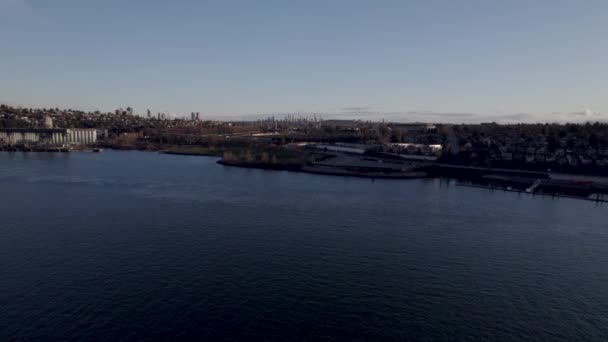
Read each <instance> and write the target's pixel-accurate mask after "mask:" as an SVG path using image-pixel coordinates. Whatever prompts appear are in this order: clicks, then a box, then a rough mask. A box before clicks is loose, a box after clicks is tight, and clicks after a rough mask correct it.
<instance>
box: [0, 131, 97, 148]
mask: <svg viewBox="0 0 608 342" xmlns="http://www.w3.org/2000/svg"><path fill="white" fill-rule="evenodd" d="M96 142H97V130H96V129H94V128H2V129H0V144H9V145H16V144H41V145H65V144H73V145H91V144H95V143H96Z"/></svg>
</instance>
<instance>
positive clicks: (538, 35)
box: [0, 0, 608, 123]
mask: <svg viewBox="0 0 608 342" xmlns="http://www.w3.org/2000/svg"><path fill="white" fill-rule="evenodd" d="M606 32H608V2H606V1H600V0H588V1H584V2H580V1H567V0H555V1H549V0H539V1H534V2H530V1H523V0H513V1H505V2H487V1H473V0H466V1H460V2H448V1H432V0H431V1H382V0H380V1H374V2H370V1H358V0H351V1H345V0H344V1H343V0H336V1H315V0H313V1H306V2H286V1H278V0H273V1H270V0H268V1H256V2H251V1H238V0H234V1H221V2H220V1H215V2H211V1H195V0H183V1H177V2H169V1H160V0H149V1H143V0H132V1H128V2H127V1H118V0H105V1H100V0H94V1H86V2H83V1H77V0H56V1H52V2H50V1H42V0H0V40H2V42H3V46H4V47H5V48H6V50H7V52H5V53H3V57H2V58H3V59H2V63H0V75H2V82H0V102H1V103H6V104H9V105H15V106H24V107H60V108H75V109H82V110H91V111H92V110H101V111H113V110H114V109H116V108H117V107H123V108H126V107H127V106H131V107H133V108H134V109H135V113H138V114H141V115H146V110H147V109H148V108H149V109H150V110H151V112H152V113H157V112H171V113H176V114H177V115H179V116H182V117H186V118H187V117H189V116H190V113H191V112H200V113H201V114H200V116H201V119H204V118H214V119H228V120H230V119H232V120H238V119H251V118H260V117H264V116H269V115H281V114H284V113H296V114H297V113H301V114H305V115H311V114H317V115H320V116H322V117H323V118H325V119H339V118H342V119H363V120H382V119H385V120H388V121H404V122H405V121H426V122H455V123H459V122H467V123H469V122H482V121H483V122H488V121H497V122H504V123H509V122H566V121H569V122H583V121H608V97H607V96H606V94H605V93H606V90H607V86H606V80H607V79H608V60H607V59H606V55H608V46H607V45H606V44H605V43H604V40H605V34H606Z"/></svg>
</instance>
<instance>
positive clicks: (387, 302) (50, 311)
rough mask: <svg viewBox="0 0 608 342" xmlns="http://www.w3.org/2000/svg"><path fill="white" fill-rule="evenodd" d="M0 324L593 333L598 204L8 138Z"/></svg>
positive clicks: (99, 332)
mask: <svg viewBox="0 0 608 342" xmlns="http://www.w3.org/2000/svg"><path fill="white" fill-rule="evenodd" d="M0 269H1V274H0V340H3V341H5V340H12V339H16V340H177V339H179V340H187V339H198V340H215V341H220V340H224V341H256V340H259V341H261V340H267V341H294V340H303V341H317V340H325V341H402V340H414V341H415V340H421V341H455V340H462V341H465V340H466V341H476V340H502V341H508V340H511V341H602V340H606V339H608V206H605V205H604V206H602V205H597V204H595V203H593V202H586V201H580V200H570V199H552V198H547V197H532V196H527V195H518V194H513V193H503V192H492V191H488V190H483V189H474V188H465V187H458V186H455V185H454V184H453V183H451V184H450V183H447V182H446V181H443V182H441V181H439V180H409V181H395V180H376V181H373V182H372V181H371V180H367V179H358V178H341V177H327V176H318V175H309V174H300V173H289V172H274V171H262V170H249V169H238V168H228V167H223V166H220V165H217V164H215V159H213V158H206V157H188V156H170V155H161V154H156V153H143V152H112V151H108V152H105V153H102V154H93V153H71V154H50V153H48V154H35V153H29V154H22V153H13V154H9V153H0Z"/></svg>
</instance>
